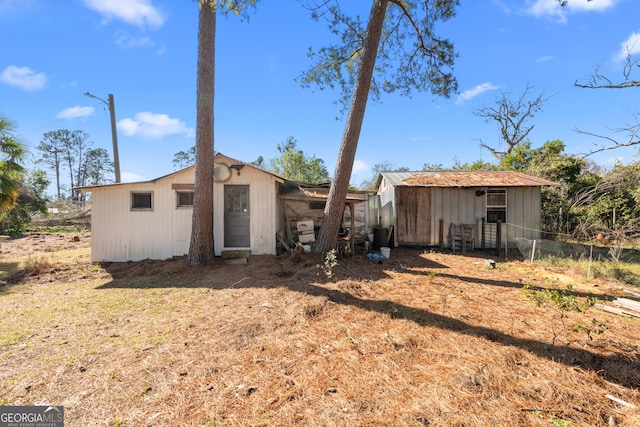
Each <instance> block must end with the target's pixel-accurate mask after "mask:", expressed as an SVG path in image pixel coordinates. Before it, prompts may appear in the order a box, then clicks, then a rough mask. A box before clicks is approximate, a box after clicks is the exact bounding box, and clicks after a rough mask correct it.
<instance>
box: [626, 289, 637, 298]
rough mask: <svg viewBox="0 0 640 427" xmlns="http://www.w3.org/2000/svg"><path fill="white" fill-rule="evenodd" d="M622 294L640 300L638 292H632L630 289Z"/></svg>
mask: <svg viewBox="0 0 640 427" xmlns="http://www.w3.org/2000/svg"><path fill="white" fill-rule="evenodd" d="M622 292H624V293H625V294H629V295H631V296H632V297H636V298H640V293H638V292H634V291H630V290H628V289H624V290H623V291H622Z"/></svg>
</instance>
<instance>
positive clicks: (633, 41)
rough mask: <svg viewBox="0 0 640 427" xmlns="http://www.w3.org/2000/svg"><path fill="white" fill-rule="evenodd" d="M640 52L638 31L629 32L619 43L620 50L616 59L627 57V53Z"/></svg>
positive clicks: (639, 34)
mask: <svg viewBox="0 0 640 427" xmlns="http://www.w3.org/2000/svg"><path fill="white" fill-rule="evenodd" d="M636 53H640V33H631V35H630V36H629V38H627V39H626V40H625V41H623V42H622V43H620V51H618V54H617V55H616V59H627V55H635V54H636Z"/></svg>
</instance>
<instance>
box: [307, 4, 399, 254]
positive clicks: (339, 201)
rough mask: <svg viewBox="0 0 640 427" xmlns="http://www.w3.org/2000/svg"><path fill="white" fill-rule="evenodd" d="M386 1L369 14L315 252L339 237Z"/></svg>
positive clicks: (330, 245)
mask: <svg viewBox="0 0 640 427" xmlns="http://www.w3.org/2000/svg"><path fill="white" fill-rule="evenodd" d="M388 3H389V1H388V0H374V2H373V7H372V8H371V13H370V15H369V22H368V23H367V32H366V33H365V39H364V44H363V47H362V55H361V61H360V68H359V69H358V77H357V79H356V85H355V88H354V91H353V98H352V100H351V107H350V108H349V115H348V117H347V123H346V126H345V130H344V134H343V136H342V144H341V145H340V152H339V153H338V160H337V162H336V170H335V174H334V176H333V182H332V184H331V189H330V190H329V198H328V200H327V205H326V206H325V208H324V215H323V217H322V224H321V226H320V233H319V234H318V240H317V242H316V252H318V253H324V252H326V251H328V250H331V249H332V248H334V247H335V245H336V241H337V240H338V232H339V231H340V224H341V223H342V214H343V211H344V207H345V202H346V200H347V190H348V189H349V181H350V179H351V171H352V169H353V161H354V160H355V157H356V149H357V148H358V140H359V139H360V130H361V129H362V122H363V120H364V111H365V108H366V106H367V99H368V97H369V89H370V88H371V79H372V77H373V69H374V67H375V63H376V56H377V54H378V45H379V43H380V37H381V35H382V27H383V24H384V18H385V15H386V12H387V5H388Z"/></svg>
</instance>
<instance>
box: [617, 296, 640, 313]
mask: <svg viewBox="0 0 640 427" xmlns="http://www.w3.org/2000/svg"><path fill="white" fill-rule="evenodd" d="M613 303H614V304H615V305H617V306H618V307H622V308H625V309H627V310H632V311H635V312H637V313H640V302H638V301H634V300H632V299H629V298H616V299H614V300H613Z"/></svg>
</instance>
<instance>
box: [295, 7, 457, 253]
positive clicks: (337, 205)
mask: <svg viewBox="0 0 640 427" xmlns="http://www.w3.org/2000/svg"><path fill="white" fill-rule="evenodd" d="M458 3H459V2H458V1H457V0H442V1H438V2H435V3H434V2H428V1H400V0H392V1H389V0H373V1H372V6H371V11H370V14H369V18H368V21H367V24H366V27H365V26H364V24H363V22H362V21H361V20H360V18H359V17H351V16H348V15H347V14H345V13H344V12H343V10H344V9H342V8H341V7H340V4H339V2H338V1H331V0H329V1H325V2H322V4H321V5H320V6H319V7H316V8H313V15H312V17H313V18H315V19H320V17H325V18H326V19H327V21H328V23H329V26H330V29H331V31H332V32H333V33H334V34H336V35H337V36H338V37H339V39H340V42H339V43H338V44H336V45H332V46H328V47H325V48H322V49H320V50H318V51H313V50H311V51H310V53H309V55H310V57H311V58H312V59H313V60H314V62H315V63H314V65H313V66H312V67H311V69H310V70H308V71H307V72H305V73H303V74H302V76H301V77H300V82H301V83H302V85H303V86H310V85H312V84H313V85H318V86H319V87H320V88H321V89H322V88H325V87H330V88H331V87H334V86H335V85H337V86H339V87H340V88H341V91H342V96H341V100H342V104H343V106H346V105H349V110H348V114H347V121H346V124H345V129H344V133H343V137H342V143H341V145H340V151H339V153H338V157H337V162H336V168H335V173H334V177H333V182H332V185H331V189H330V190H329V196H328V199H327V204H326V206H325V210H324V215H323V219H322V224H321V227H320V233H319V236H318V240H317V242H316V246H315V248H316V251H317V252H319V253H323V252H326V251H328V250H329V249H331V248H333V247H335V242H336V240H337V237H338V231H339V229H340V223H341V221H342V212H343V210H344V204H345V200H346V196H347V190H348V188H349V182H350V179H351V172H352V170H353V162H354V160H355V153H356V149H357V146H358V140H359V138H360V130H361V129H362V123H363V120H364V112H365V108H366V104H367V99H368V97H369V93H371V95H372V97H373V99H374V100H375V99H377V98H378V97H379V95H380V94H381V93H382V92H396V91H397V92H400V93H401V94H403V95H410V94H411V92H412V91H413V90H430V91H431V92H432V93H434V94H436V95H441V96H449V95H450V94H451V93H452V92H455V91H456V90H457V82H456V80H455V78H454V77H453V74H452V72H451V71H450V70H451V68H452V67H453V61H454V58H455V54H454V52H453V45H452V44H451V43H450V42H449V41H448V40H446V39H444V38H439V37H437V36H436V34H435V32H434V26H435V22H436V21H438V20H442V21H444V20H447V19H449V18H451V17H453V16H454V13H455V12H454V8H455V6H457V5H458ZM418 15H420V18H418ZM349 100H350V101H349Z"/></svg>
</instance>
